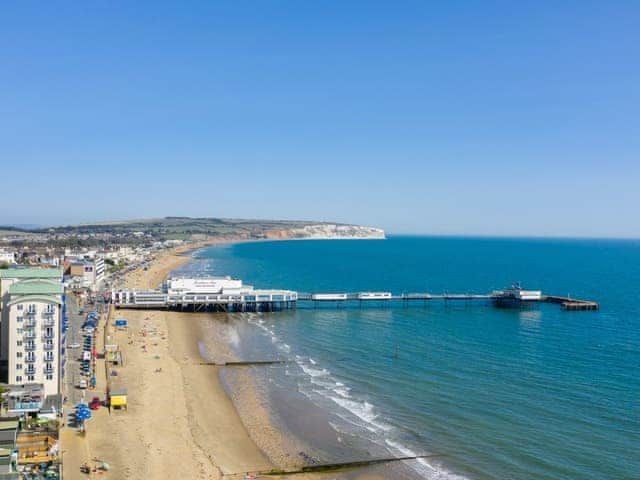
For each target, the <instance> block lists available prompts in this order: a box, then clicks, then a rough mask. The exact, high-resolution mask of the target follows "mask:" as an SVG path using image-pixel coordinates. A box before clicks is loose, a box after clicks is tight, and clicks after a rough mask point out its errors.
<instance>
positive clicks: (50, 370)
mask: <svg viewBox="0 0 640 480" xmlns="http://www.w3.org/2000/svg"><path fill="white" fill-rule="evenodd" d="M44 373H53V367H51V368H46V367H45V369H44Z"/></svg>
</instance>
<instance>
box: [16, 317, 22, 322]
mask: <svg viewBox="0 0 640 480" xmlns="http://www.w3.org/2000/svg"><path fill="white" fill-rule="evenodd" d="M22 320H24V317H16V322H21V321H22Z"/></svg>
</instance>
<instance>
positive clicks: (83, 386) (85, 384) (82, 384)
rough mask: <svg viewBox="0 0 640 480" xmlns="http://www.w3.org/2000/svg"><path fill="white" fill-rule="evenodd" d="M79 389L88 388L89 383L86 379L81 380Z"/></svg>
mask: <svg viewBox="0 0 640 480" xmlns="http://www.w3.org/2000/svg"><path fill="white" fill-rule="evenodd" d="M78 388H82V389H85V388H87V381H86V380H85V379H84V378H81V379H80V381H79V382H78Z"/></svg>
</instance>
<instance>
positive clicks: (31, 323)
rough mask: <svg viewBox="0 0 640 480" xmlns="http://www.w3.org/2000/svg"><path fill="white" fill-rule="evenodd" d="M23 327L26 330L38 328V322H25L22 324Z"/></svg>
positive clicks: (32, 320) (31, 320) (30, 320)
mask: <svg viewBox="0 0 640 480" xmlns="http://www.w3.org/2000/svg"><path fill="white" fill-rule="evenodd" d="M22 326H23V327H25V328H33V327H35V326H36V321H35V320H34V319H32V318H31V319H29V320H25V321H24V322H22Z"/></svg>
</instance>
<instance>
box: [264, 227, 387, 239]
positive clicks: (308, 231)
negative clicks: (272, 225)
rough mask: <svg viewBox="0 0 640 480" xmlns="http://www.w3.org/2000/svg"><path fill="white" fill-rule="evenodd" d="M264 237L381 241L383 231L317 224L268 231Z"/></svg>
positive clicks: (371, 228) (372, 228) (383, 235)
mask: <svg viewBox="0 0 640 480" xmlns="http://www.w3.org/2000/svg"><path fill="white" fill-rule="evenodd" d="M266 237H267V238H270V239H274V240H276V239H279V240H282V239H296V238H317V239H349V238H353V239H357V238H360V239H375V238H377V239H382V238H385V234H384V230H382V229H380V228H374V227H362V226H359V225H335V224H318V225H306V226H304V227H300V228H290V229H286V230H268V231H267V232H266Z"/></svg>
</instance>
